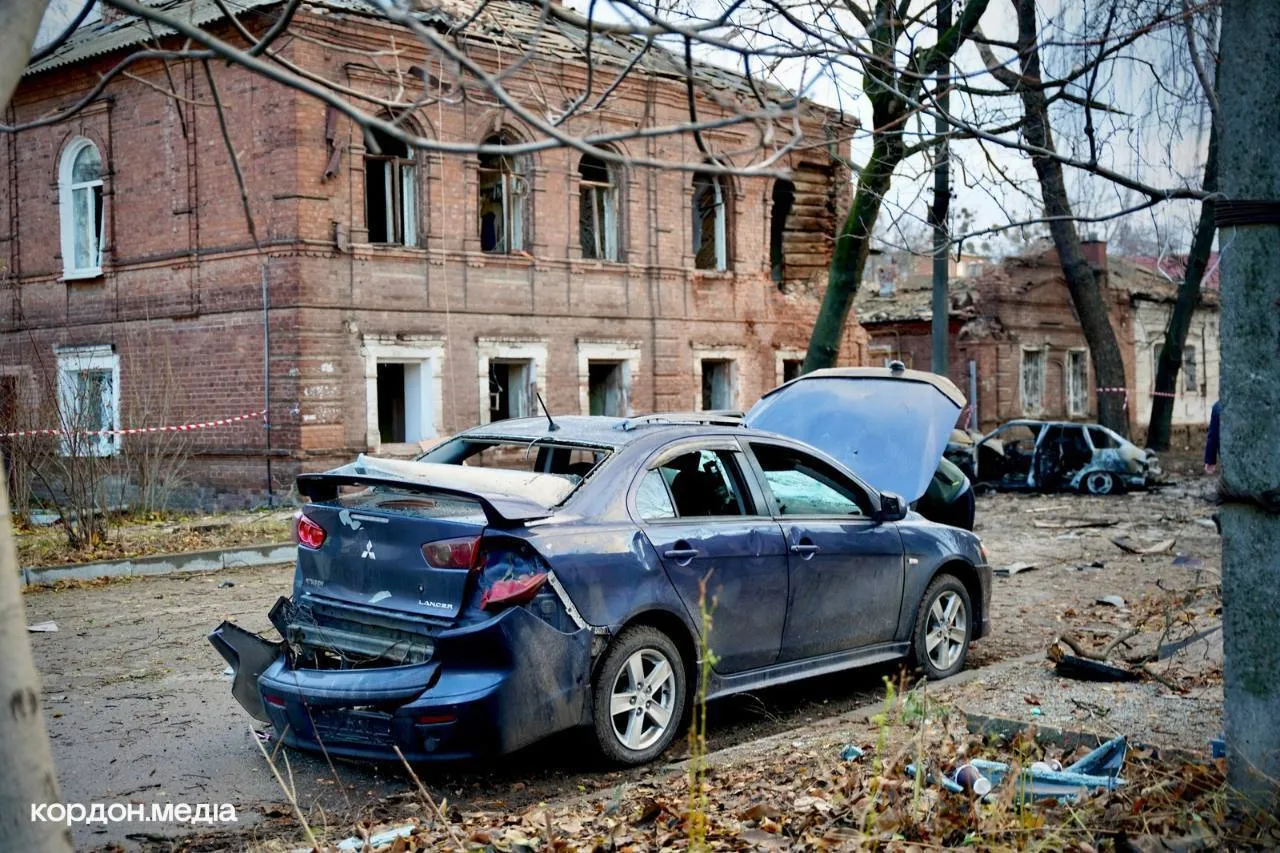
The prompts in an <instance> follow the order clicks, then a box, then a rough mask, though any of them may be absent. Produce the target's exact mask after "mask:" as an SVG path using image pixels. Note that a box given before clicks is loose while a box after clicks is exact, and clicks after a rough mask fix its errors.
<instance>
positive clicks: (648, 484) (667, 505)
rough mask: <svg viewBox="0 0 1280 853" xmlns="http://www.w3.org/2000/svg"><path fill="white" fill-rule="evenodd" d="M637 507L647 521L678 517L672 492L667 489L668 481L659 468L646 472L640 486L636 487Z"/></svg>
mask: <svg viewBox="0 0 1280 853" xmlns="http://www.w3.org/2000/svg"><path fill="white" fill-rule="evenodd" d="M636 509H637V510H638V511H639V512H640V517H641V518H643V519H644V520H645V521H656V520H659V519H663V518H675V517H676V507H675V504H673V503H672V502H671V493H670V492H668V491H667V483H666V481H665V480H663V479H662V473H661V472H660V471H658V469H657V468H655V469H653V470H652V471H649V472H648V473H647V474H645V475H644V479H643V480H641V481H640V487H639V488H638V489H636Z"/></svg>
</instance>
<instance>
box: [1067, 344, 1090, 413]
mask: <svg viewBox="0 0 1280 853" xmlns="http://www.w3.org/2000/svg"><path fill="white" fill-rule="evenodd" d="M1066 398H1067V400H1066V403H1067V414H1068V415H1071V416H1072V417H1079V416H1081V415H1084V414H1085V413H1086V412H1087V411H1088V407H1089V360H1088V354H1087V353H1086V352H1085V351H1084V350H1074V349H1073V350H1069V351H1068V352H1067V387H1066Z"/></svg>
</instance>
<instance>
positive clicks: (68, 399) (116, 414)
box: [54, 346, 120, 456]
mask: <svg viewBox="0 0 1280 853" xmlns="http://www.w3.org/2000/svg"><path fill="white" fill-rule="evenodd" d="M54 352H55V354H56V355H57V357H58V412H59V416H60V418H61V421H62V423H61V424H60V428H61V429H62V431H63V438H62V452H63V453H64V454H67V455H69V456H111V455H114V454H115V453H117V452H118V451H119V450H120V436H119V435H117V434H111V433H110V432H108V431H109V430H118V429H120V358H119V357H118V356H117V355H116V354H115V352H113V351H112V348H111V347H110V346H91V347H57V348H55V350H54ZM104 433H105V434H104Z"/></svg>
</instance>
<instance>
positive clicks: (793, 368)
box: [782, 358, 804, 382]
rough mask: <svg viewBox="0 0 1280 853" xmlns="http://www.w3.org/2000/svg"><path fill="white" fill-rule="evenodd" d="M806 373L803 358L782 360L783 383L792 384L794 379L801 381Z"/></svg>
mask: <svg viewBox="0 0 1280 853" xmlns="http://www.w3.org/2000/svg"><path fill="white" fill-rule="evenodd" d="M803 372H804V359H803V358H784V359H783V360H782V381H783V382H790V381H791V380H792V379H799V378H800V376H801V374H802V373H803Z"/></svg>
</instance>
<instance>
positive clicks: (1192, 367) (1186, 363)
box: [1182, 346, 1200, 393]
mask: <svg viewBox="0 0 1280 853" xmlns="http://www.w3.org/2000/svg"><path fill="white" fill-rule="evenodd" d="M1182 377H1183V379H1182V387H1183V390H1186V391H1191V392H1193V393H1194V392H1196V391H1198V390H1200V382H1199V377H1198V376H1197V375H1196V348H1195V347H1193V346H1186V347H1183V348H1182Z"/></svg>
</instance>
